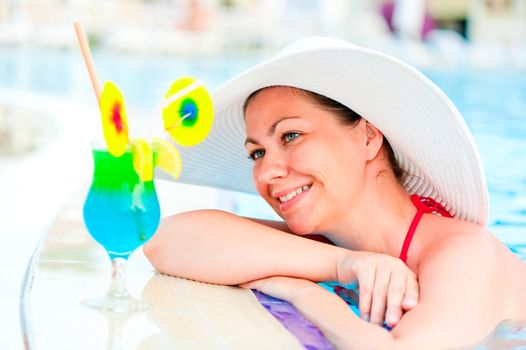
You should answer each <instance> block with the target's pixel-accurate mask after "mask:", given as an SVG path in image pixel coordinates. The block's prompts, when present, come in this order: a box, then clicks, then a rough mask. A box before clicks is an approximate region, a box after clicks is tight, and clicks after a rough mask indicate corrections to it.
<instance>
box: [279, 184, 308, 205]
mask: <svg viewBox="0 0 526 350" xmlns="http://www.w3.org/2000/svg"><path fill="white" fill-rule="evenodd" d="M310 187H311V185H305V186H302V187H299V188H297V189H295V190H293V191H290V192H289V193H287V194H286V195H284V196H281V197H278V198H279V200H280V202H281V203H285V202H288V201H290V200H291V199H292V198H294V197H296V196H297V195H298V194H300V193H302V192H305V191H308V190H309V188H310Z"/></svg>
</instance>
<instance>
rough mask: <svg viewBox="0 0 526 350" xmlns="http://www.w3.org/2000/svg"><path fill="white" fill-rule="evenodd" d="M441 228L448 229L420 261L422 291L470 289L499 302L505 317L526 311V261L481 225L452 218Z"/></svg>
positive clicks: (464, 290)
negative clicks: (519, 311)
mask: <svg viewBox="0 0 526 350" xmlns="http://www.w3.org/2000/svg"><path fill="white" fill-rule="evenodd" d="M443 229H446V230H449V231H448V232H446V233H444V234H443V235H441V237H440V239H438V240H436V241H435V242H434V244H432V245H430V246H429V247H428V249H427V251H426V253H425V254H424V255H423V256H422V258H421V261H420V264H419V270H418V271H417V274H418V278H419V283H420V286H421V290H422V292H423V294H425V293H426V290H427V291H429V292H430V293H433V291H439V290H442V291H443V290H444V289H449V290H451V289H456V290H457V292H458V293H459V294H460V293H462V292H467V291H471V292H470V293H469V294H470V295H471V296H474V295H476V296H478V297H479V298H481V299H489V300H494V301H495V304H499V303H501V305H500V307H501V308H502V311H504V313H505V315H504V316H506V317H510V318H513V316H515V312H516V310H522V311H523V312H526V298H525V297H524V295H526V263H525V262H524V261H522V260H520V259H519V257H518V256H516V255H515V254H514V253H512V252H511V251H510V250H509V248H508V247H506V245H505V244H504V243H502V242H501V241H500V240H499V239H498V238H496V237H495V235H493V234H492V233H491V232H489V231H488V230H487V229H485V228H484V227H481V226H478V225H474V224H470V223H467V222H463V221H459V220H454V221H451V222H448V223H447V225H444V226H443ZM437 287H438V288H437ZM442 287H444V289H442ZM498 300H500V301H498ZM523 315H524V313H523V314H522V317H523Z"/></svg>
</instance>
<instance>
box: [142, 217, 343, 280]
mask: <svg viewBox="0 0 526 350" xmlns="http://www.w3.org/2000/svg"><path fill="white" fill-rule="evenodd" d="M144 252H145V254H146V256H147V257H148V258H149V259H150V261H151V262H152V264H153V265H154V267H155V268H156V269H157V270H158V271H159V272H162V273H166V274H171V275H176V276H180V277H185V278H190V279H196V280H199V281H203V282H210V283H218V284H239V283H244V282H247V281H251V280H255V279H259V278H264V277H268V276H275V275H283V276H291V277H298V278H305V279H309V280H312V281H328V280H336V279H337V277H338V276H337V271H336V266H337V261H338V259H342V257H343V255H345V254H348V253H349V252H348V251H347V250H345V249H343V248H339V247H335V246H331V245H328V244H323V243H319V242H315V241H311V240H308V239H305V238H302V237H298V236H295V235H292V234H287V233H284V232H281V231H279V230H276V229H273V228H270V227H267V226H264V225H261V224H258V223H256V222H253V221H251V220H248V219H244V218H241V217H238V216H236V215H233V214H230V213H226V212H221V211H212V210H206V211H195V212H188V213H183V214H179V215H175V216H172V217H169V218H166V219H163V220H162V222H161V224H160V226H159V229H158V231H157V233H156V234H155V235H154V237H153V238H152V239H151V240H150V242H148V243H147V244H146V245H145V246H144Z"/></svg>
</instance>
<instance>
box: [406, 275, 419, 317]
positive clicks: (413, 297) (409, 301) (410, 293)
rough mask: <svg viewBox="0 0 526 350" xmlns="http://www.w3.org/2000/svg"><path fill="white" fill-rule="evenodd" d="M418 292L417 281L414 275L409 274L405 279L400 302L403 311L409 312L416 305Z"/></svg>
mask: <svg viewBox="0 0 526 350" xmlns="http://www.w3.org/2000/svg"><path fill="white" fill-rule="evenodd" d="M419 297H420V291H419V289H418V280H417V278H416V275H415V274H410V276H408V277H407V281H406V287H405V293H404V298H403V300H402V307H403V309H404V310H406V311H407V310H411V309H412V308H414V307H415V306H416V304H417V303H418V299H419Z"/></svg>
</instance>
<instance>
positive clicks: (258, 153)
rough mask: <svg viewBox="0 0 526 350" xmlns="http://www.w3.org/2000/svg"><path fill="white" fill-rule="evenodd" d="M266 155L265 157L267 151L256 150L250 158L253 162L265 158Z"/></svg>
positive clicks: (251, 153)
mask: <svg viewBox="0 0 526 350" xmlns="http://www.w3.org/2000/svg"><path fill="white" fill-rule="evenodd" d="M264 155H265V150H262V149H256V150H254V151H252V152H250V154H249V155H248V158H250V159H252V160H257V159H259V158H261V157H263V156H264Z"/></svg>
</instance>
